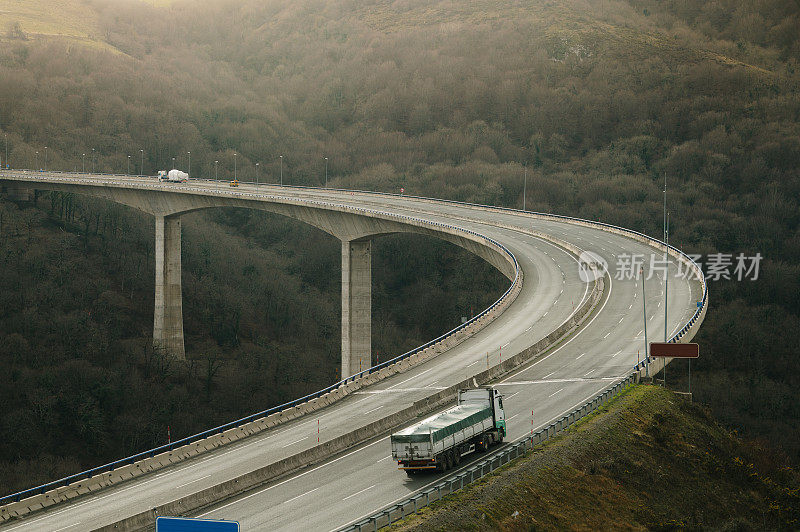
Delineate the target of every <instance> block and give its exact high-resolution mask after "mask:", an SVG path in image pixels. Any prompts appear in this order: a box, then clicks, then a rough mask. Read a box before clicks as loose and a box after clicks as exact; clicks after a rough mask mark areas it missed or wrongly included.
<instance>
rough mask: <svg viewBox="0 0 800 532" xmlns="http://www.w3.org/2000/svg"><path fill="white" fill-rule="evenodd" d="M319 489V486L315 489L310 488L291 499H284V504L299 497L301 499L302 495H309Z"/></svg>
mask: <svg viewBox="0 0 800 532" xmlns="http://www.w3.org/2000/svg"><path fill="white" fill-rule="evenodd" d="M318 489H319V488H314V489H313V490H308V491H307V492H305V493H301V494H300V495H298V496H297V497H292V498H291V499H289V500H288V501H283V504H286V503H288V502H292V501H294V500H297V499H299V498H300V497H305V496H306V495H308V494H309V493H313V492H315V491H317V490H318Z"/></svg>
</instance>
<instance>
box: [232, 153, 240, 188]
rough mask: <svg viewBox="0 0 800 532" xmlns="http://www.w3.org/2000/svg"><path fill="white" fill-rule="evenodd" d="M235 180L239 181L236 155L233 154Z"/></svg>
mask: <svg viewBox="0 0 800 532" xmlns="http://www.w3.org/2000/svg"><path fill="white" fill-rule="evenodd" d="M233 180H234V181H238V180H239V178H238V177H237V173H236V153H234V154H233Z"/></svg>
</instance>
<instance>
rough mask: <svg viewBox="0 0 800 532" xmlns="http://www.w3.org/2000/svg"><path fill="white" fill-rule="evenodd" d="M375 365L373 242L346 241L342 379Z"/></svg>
mask: <svg viewBox="0 0 800 532" xmlns="http://www.w3.org/2000/svg"><path fill="white" fill-rule="evenodd" d="M371 365H372V241H371V240H343V241H342V378H343V379H345V378H347V377H349V376H350V375H353V374H355V373H358V372H359V371H362V370H365V369H368V368H369V367H370V366H371Z"/></svg>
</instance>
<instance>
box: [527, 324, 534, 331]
mask: <svg viewBox="0 0 800 532" xmlns="http://www.w3.org/2000/svg"><path fill="white" fill-rule="evenodd" d="M531 329H533V325H531V326H530V327H528V328H527V329H525V332H528V331H530V330H531Z"/></svg>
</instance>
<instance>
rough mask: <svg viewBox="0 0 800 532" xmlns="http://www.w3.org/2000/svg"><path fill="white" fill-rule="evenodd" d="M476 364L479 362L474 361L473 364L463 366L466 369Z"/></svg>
mask: <svg viewBox="0 0 800 532" xmlns="http://www.w3.org/2000/svg"><path fill="white" fill-rule="evenodd" d="M478 362H480V360H476V361H475V362H473V363H472V364H467V365H466V366H464V367H466V368H469V367H472V366H474V365H475V364H477V363H478Z"/></svg>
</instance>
